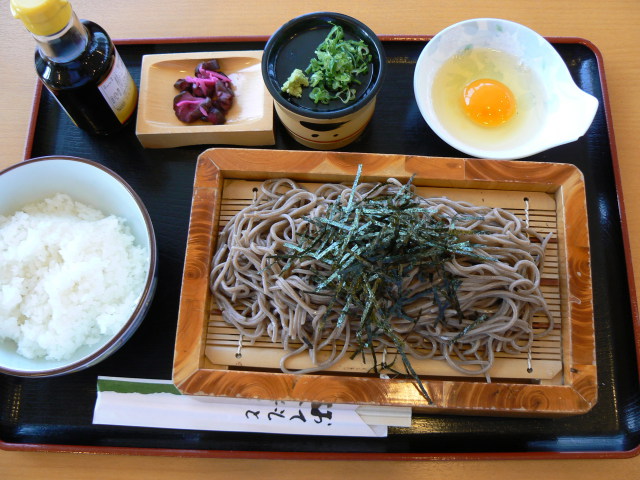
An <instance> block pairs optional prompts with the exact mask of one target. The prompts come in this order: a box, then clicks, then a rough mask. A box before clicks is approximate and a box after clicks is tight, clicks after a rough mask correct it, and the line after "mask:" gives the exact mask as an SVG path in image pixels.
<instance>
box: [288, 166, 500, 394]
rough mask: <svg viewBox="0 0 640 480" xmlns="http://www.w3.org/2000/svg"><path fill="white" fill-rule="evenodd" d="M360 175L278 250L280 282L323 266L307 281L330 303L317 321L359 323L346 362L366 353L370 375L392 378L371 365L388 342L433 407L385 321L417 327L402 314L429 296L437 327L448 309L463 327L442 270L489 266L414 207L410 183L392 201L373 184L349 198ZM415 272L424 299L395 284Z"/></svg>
mask: <svg viewBox="0 0 640 480" xmlns="http://www.w3.org/2000/svg"><path fill="white" fill-rule="evenodd" d="M361 173H362V165H360V166H359V167H358V172H357V174H356V178H355V180H354V183H353V189H352V192H351V196H350V197H349V200H348V202H347V204H346V205H343V204H341V203H340V202H338V201H336V202H334V203H333V204H332V205H331V206H330V207H329V209H328V210H327V212H326V215H325V216H316V217H308V218H307V220H308V221H309V222H310V224H312V225H313V228H310V229H309V231H308V233H307V234H306V235H305V234H303V235H301V236H299V238H298V241H297V243H296V244H292V243H288V244H285V247H287V252H286V253H285V254H283V255H279V256H278V258H281V259H284V260H286V262H287V263H286V265H285V267H284V269H283V275H286V272H287V270H289V269H290V268H293V267H294V265H295V264H296V262H298V261H303V260H308V259H315V260H319V261H322V262H323V263H325V264H326V265H328V266H329V267H330V269H329V272H330V273H329V274H327V273H326V271H325V272H323V273H322V274H320V273H318V277H317V278H315V279H314V280H315V284H316V293H322V294H325V295H329V296H330V297H331V300H330V302H329V308H328V309H327V314H326V315H325V319H324V321H326V318H327V317H328V315H329V314H330V313H331V312H332V311H339V317H338V323H339V324H340V323H341V322H345V321H347V320H348V319H350V318H358V317H359V328H358V330H357V331H356V334H355V336H356V340H357V345H355V347H356V351H355V353H354V354H353V357H355V356H357V355H359V354H362V355H363V358H364V354H365V353H366V352H367V351H369V352H370V354H371V355H372V357H373V360H374V365H373V371H374V372H375V373H380V369H383V370H389V371H393V372H394V373H399V372H397V371H396V370H393V369H392V368H391V367H392V364H391V365H390V364H387V363H386V362H384V361H382V362H380V363H379V362H378V360H377V356H376V345H377V343H378V339H380V338H383V337H385V338H387V339H389V340H390V341H391V342H392V343H393V345H394V346H395V347H396V349H397V352H398V354H399V356H400V358H401V359H402V363H403V364H404V367H405V369H406V372H407V373H408V375H409V376H410V377H412V378H413V379H414V380H415V381H416V383H417V385H418V388H419V389H420V391H421V393H422V394H423V395H424V397H425V398H426V399H427V401H428V402H429V403H432V401H431V398H430V397H429V395H428V393H427V391H426V389H425V387H424V385H423V384H422V381H421V380H420V378H419V376H418V375H417V373H416V372H415V371H414V369H413V367H412V366H411V362H410V361H409V359H408V358H407V355H406V353H405V348H404V340H403V338H401V337H400V336H399V335H398V333H396V332H395V331H394V329H393V327H392V323H391V319H393V318H403V319H407V320H409V321H411V322H414V323H417V321H418V320H419V318H412V317H411V316H409V315H408V314H407V313H406V312H405V310H404V306H405V305H410V304H412V303H414V302H416V301H418V300H420V299H423V298H425V297H427V296H430V297H431V300H432V301H433V302H434V304H435V305H437V307H438V315H437V318H436V322H444V321H446V320H445V312H446V311H447V310H451V309H453V310H454V311H456V312H457V317H458V320H459V321H461V322H462V321H463V320H464V315H463V312H462V311H461V308H460V305H459V302H458V299H457V293H456V292H457V289H458V286H459V285H460V282H461V280H460V279H459V278H457V277H456V276H455V275H453V274H451V273H450V272H448V271H447V269H446V268H445V264H446V263H447V262H448V261H450V260H451V259H453V257H454V256H456V255H463V256H466V257H473V258H478V259H481V260H483V261H486V260H492V259H491V258H486V257H482V256H479V255H477V254H476V253H475V252H474V245H473V244H471V243H470V242H469V241H468V240H465V239H464V237H465V236H468V234H469V232H468V231H466V230H464V231H462V230H458V229H456V227H455V222H456V218H444V216H443V215H441V214H436V212H435V210H434V209H432V208H428V207H425V206H423V205H421V204H420V202H419V199H418V197H416V195H415V194H414V193H413V186H412V182H413V177H411V178H410V179H409V181H408V182H407V183H406V184H405V185H403V186H402V187H400V188H398V189H397V192H395V193H393V192H389V191H388V190H386V191H385V188H386V186H388V184H387V183H380V184H378V185H377V186H376V187H375V188H373V190H371V191H370V192H369V194H367V195H366V196H364V197H363V198H361V199H359V200H358V199H356V196H355V191H356V187H357V185H358V183H359V181H360V176H361ZM474 233H476V234H477V233H483V232H474ZM415 268H418V271H419V273H418V275H419V278H421V279H424V281H425V282H428V283H429V284H430V285H431V287H430V288H429V289H427V290H426V291H425V290H424V289H422V290H421V291H418V292H413V291H411V290H410V289H403V288H402V280H403V279H404V278H406V276H407V275H408V274H409V272H410V271H412V270H414V269H415ZM435 279H437V281H434V280H435ZM485 319H486V317H483V316H479V317H478V318H477V319H475V320H473V321H472V323H471V324H469V325H468V326H467V327H466V328H465V329H464V330H462V331H461V332H460V333H459V334H458V335H457V336H456V337H455V338H453V339H452V340H451V342H450V343H454V342H456V341H457V340H459V339H460V338H461V337H462V336H463V335H465V334H466V333H467V332H468V331H469V330H471V329H473V328H475V327H476V326H477V325H478V324H480V323H481V322H483V321H484V320H485ZM323 323H324V322H323ZM320 328H324V325H321V327H320ZM378 353H379V352H378ZM353 357H352V358H353Z"/></svg>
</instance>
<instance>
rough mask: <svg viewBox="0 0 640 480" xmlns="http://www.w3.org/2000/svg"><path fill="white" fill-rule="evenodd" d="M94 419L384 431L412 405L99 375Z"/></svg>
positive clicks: (301, 431) (290, 430)
mask: <svg viewBox="0 0 640 480" xmlns="http://www.w3.org/2000/svg"><path fill="white" fill-rule="evenodd" d="M93 423H94V424H98V425H121V426H131V427H134V426H135V427H155V428H175V429H185V430H213V431H227V432H253V433H280V434H292V435H334V436H350V437H386V436H387V431H388V427H389V426H397V427H409V426H411V408H409V407H377V406H368V405H352V404H335V403H334V404H328V403H315V402H297V401H286V402H285V401H281V400H254V399H244V398H227V397H210V396H194V395H182V394H181V393H180V392H179V391H178V389H177V388H176V387H175V386H174V385H173V383H172V382H171V381H170V380H147V379H131V378H120V377H98V395H97V399H96V405H95V409H94V413H93Z"/></svg>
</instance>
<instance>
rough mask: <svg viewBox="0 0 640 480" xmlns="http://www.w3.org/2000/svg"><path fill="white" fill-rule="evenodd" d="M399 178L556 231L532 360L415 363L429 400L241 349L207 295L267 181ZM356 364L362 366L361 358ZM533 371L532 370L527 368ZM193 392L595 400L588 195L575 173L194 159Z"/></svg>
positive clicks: (447, 164) (184, 368)
mask: <svg viewBox="0 0 640 480" xmlns="http://www.w3.org/2000/svg"><path fill="white" fill-rule="evenodd" d="M359 164H362V165H363V171H362V181H382V180H386V179H387V178H390V177H394V178H397V179H398V180H400V181H402V182H406V181H407V180H408V179H409V178H410V177H411V175H413V174H415V178H414V180H413V183H414V185H416V188H417V190H418V193H420V194H421V195H422V196H425V197H429V196H431V197H435V196H447V197H449V198H451V199H453V200H465V201H468V202H470V203H473V204H475V205H485V206H491V207H500V208H503V209H506V210H509V211H510V212H512V213H514V214H515V215H517V216H519V217H521V218H522V219H523V220H524V219H525V217H526V219H527V222H529V221H531V222H532V226H534V225H535V228H536V229H538V230H539V231H541V232H545V233H548V232H551V234H552V238H551V241H550V242H549V244H548V246H547V254H546V257H545V263H544V265H543V269H542V270H543V278H542V281H541V285H542V292H543V295H544V297H545V300H546V301H547V304H548V306H549V309H550V310H551V312H552V315H553V317H554V321H555V328H554V330H553V331H552V333H551V334H550V335H548V336H547V337H544V338H543V339H541V340H539V341H536V342H534V344H533V348H532V351H531V356H530V357H529V358H528V356H527V355H521V356H506V355H503V356H500V358H497V359H496V361H495V363H494V367H493V368H492V370H491V372H490V376H491V382H487V381H486V380H485V378H484V377H483V376H469V375H464V374H460V373H457V372H456V371H454V370H453V369H452V368H450V367H448V366H447V365H446V363H445V362H444V361H439V360H428V361H423V362H416V363H414V362H412V365H413V366H414V368H415V370H416V371H417V372H418V374H419V375H420V378H421V379H422V382H423V384H424V386H425V388H426V390H427V392H428V393H429V396H430V397H431V399H432V403H431V404H429V403H428V402H427V401H426V400H425V398H424V397H423V395H422V394H421V392H420V390H419V389H418V387H417V385H416V382H414V381H413V380H411V379H409V378H398V377H397V378H382V377H381V376H380V375H373V374H371V373H367V370H368V369H369V366H363V365H362V364H361V362H360V361H358V360H351V361H344V362H341V363H340V364H338V365H336V366H334V367H332V368H331V369H329V370H327V371H323V372H320V373H316V374H307V375H299V374H287V373H282V371H281V370H280V369H279V357H280V356H281V354H282V351H283V350H282V346H281V345H275V344H272V343H270V341H269V339H266V341H258V342H255V343H254V344H252V345H245V346H243V347H242V355H241V358H236V357H237V356H236V353H237V351H238V344H239V342H240V340H239V334H238V332H237V331H236V330H235V328H234V327H232V326H230V325H228V324H226V323H225V322H224V321H223V320H222V316H221V314H220V311H219V310H218V309H217V307H216V305H215V301H214V300H213V299H212V294H211V291H210V289H209V274H210V268H211V261H212V256H213V253H214V250H215V248H216V240H217V236H218V232H219V231H220V229H221V228H222V227H223V225H224V224H225V223H226V222H227V221H228V220H229V218H230V217H231V216H232V215H233V214H234V213H236V212H237V211H239V210H240V209H241V208H243V207H244V206H246V205H248V204H249V203H251V201H252V192H253V190H254V188H255V187H256V186H257V185H259V184H260V183H261V182H262V181H264V180H266V179H269V178H281V177H286V178H291V179H293V180H296V181H298V182H302V183H304V184H310V185H312V184H318V183H329V182H332V183H343V182H346V183H348V184H351V183H353V180H354V176H355V174H356V170H357V166H358V165H359ZM358 358H359V357H358ZM528 367H533V368H529V369H528ZM173 381H174V383H175V385H176V386H177V387H178V389H179V390H180V391H181V392H183V393H185V394H192V395H216V396H227V397H243V398H256V399H272V400H294V401H315V402H323V403H356V404H369V405H380V406H384V405H389V406H411V407H413V408H414V410H416V411H424V412H430V413H436V412H437V413H459V414H473V415H496V416H498V415H501V416H502V415H504V416H507V415H511V416H514V415H519V416H561V415H575V414H580V413H585V412H587V411H589V410H590V409H591V408H592V407H593V406H594V405H595V403H596V401H597V381H596V363H595V338H594V325H593V302H592V288H591V268H590V254H589V236H588V227H587V211H586V198H585V187H584V181H583V176H582V173H581V172H580V171H579V170H578V169H577V168H576V167H574V166H573V165H568V164H556V163H536V162H522V161H504V160H482V159H461V158H435V157H420V156H406V155H382V154H364V153H342V152H317V151H312V152H309V151H280V150H246V149H210V150H206V151H205V152H203V153H202V154H201V155H200V156H199V158H198V164H197V170H196V176H195V182H194V190H193V203H192V208H191V218H190V225H189V235H188V240H187V250H186V258H185V267H184V275H183V281H182V292H181V296H180V310H179V318H178V328H177V337H176V346H175V353H174V364H173Z"/></svg>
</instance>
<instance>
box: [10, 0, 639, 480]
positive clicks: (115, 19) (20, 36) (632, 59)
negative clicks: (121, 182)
mask: <svg viewBox="0 0 640 480" xmlns="http://www.w3.org/2000/svg"><path fill="white" fill-rule="evenodd" d="M73 5H74V8H75V10H76V12H77V13H78V15H79V16H80V17H81V18H87V19H91V20H93V21H95V22H97V23H99V24H100V25H102V26H103V27H104V28H105V29H106V30H107V31H108V32H109V33H110V34H111V36H112V37H113V38H117V39H123V38H162V37H168V38H178V37H201V36H246V35H251V36H253V35H269V34H271V33H273V31H275V29H276V28H277V27H278V26H280V25H281V24H282V23H284V22H285V21H287V20H289V19H290V18H293V17H294V16H296V15H299V14H303V13H308V12H312V11H318V10H327V11H337V12H341V13H345V14H348V15H352V16H354V17H357V18H358V19H360V20H362V21H363V22H364V23H366V24H367V25H369V26H370V27H371V28H372V29H373V30H374V31H375V32H376V33H377V34H393V35H432V34H435V33H437V32H438V31H440V30H441V29H443V28H444V27H446V26H448V25H450V24H452V23H455V22H457V21H460V20H464V19H468V18H475V17H497V18H504V19H508V20H513V21H516V22H519V23H523V24H525V25H527V26H529V27H531V28H533V29H534V30H536V31H537V32H539V33H540V34H542V35H545V36H563V37H581V38H585V39H588V40H589V41H591V42H592V43H593V44H595V46H596V47H597V48H598V49H599V50H600V52H601V53H602V57H603V59H604V69H605V75H606V82H607V84H606V86H607V89H608V94H609V99H610V105H611V113H612V119H613V132H615V143H616V146H617V155H618V159H619V164H620V171H621V178H622V187H623V188H622V191H623V197H624V200H625V205H626V221H627V227H628V231H629V234H630V245H631V250H632V252H633V255H632V258H633V263H634V269H635V281H636V284H637V285H640V161H638V154H637V149H638V147H639V146H640V145H639V143H638V133H637V132H638V131H640V95H638V88H637V82H638V78H640V61H639V60H638V58H639V57H638V53H637V47H638V45H639V44H640V29H639V28H638V25H639V24H640V3H639V2H638V1H637V0H610V1H601V0H583V1H581V2H576V1H570V0H522V1H518V2H503V1H499V0H491V1H483V2H468V1H466V0H451V1H440V2H425V1H422V0H388V1H386V2H377V1H374V2H371V1H364V0H363V1H351V2H345V1H337V0H325V1H306V0H303V1H292V0H280V1H279V2H265V1H261V0H253V1H241V0H240V1H235V2H234V1H231V2H229V1H227V2H222V1H218V0H184V1H181V2H175V1H169V0H136V1H135V2H132V1H129V0H111V1H109V2H103V1H98V0H73ZM3 8H4V11H2V12H0V85H2V93H1V98H2V101H1V102H0V105H2V115H1V118H0V138H2V153H1V154H0V168H4V167H6V166H9V165H11V164H13V163H16V162H19V161H20V160H22V159H23V154H24V146H25V141H26V138H27V133H28V126H29V119H30V113H31V105H32V102H33V94H34V88H35V84H36V76H35V72H34V68H33V48H34V42H33V39H32V37H31V36H30V35H29V33H28V32H27V31H26V30H25V29H24V28H23V27H22V25H21V23H20V22H19V21H17V20H15V19H13V18H12V16H11V14H10V12H9V7H8V2H5V6H4V7H3ZM636 295H637V292H636ZM507 475H509V476H510V478H514V479H534V478H535V479H540V478H549V479H559V478H562V479H565V478H580V479H581V480H586V479H595V478H598V479H601V478H638V476H640V457H633V458H628V459H613V460H612V459H589V460H575V459H558V460H492V461H476V460H474V461H449V460H437V461H406V462H389V461H382V462H347V461H331V462H321V461H299V460H295V461H289V460H285V461H279V460H278V461H275V460H261V459H252V460H247V459H208V458H156V457H148V456H147V457H145V456H139V457H137V456H116V455H87V454H75V453H39V452H8V451H0V477H1V478H4V479H13V478H20V479H42V478H47V479H73V478H78V479H83V478H93V479H116V478H154V479H157V480H160V479H164V478H167V479H168V478H180V477H183V478H190V479H193V480H196V479H199V478H223V477H227V478H254V477H256V476H259V477H260V478H265V479H266V478H279V479H288V478H305V479H312V478H334V477H344V478H454V477H458V478H460V477H463V476H467V477H472V478H475V479H483V478H503V477H506V476H507Z"/></svg>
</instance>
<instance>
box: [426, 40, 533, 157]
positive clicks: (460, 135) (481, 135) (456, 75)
mask: <svg viewBox="0 0 640 480" xmlns="http://www.w3.org/2000/svg"><path fill="white" fill-rule="evenodd" d="M481 78H491V79H494V80H498V81H500V82H502V83H503V84H505V85H506V86H507V87H508V88H509V89H510V90H511V91H512V92H513V95H514V97H515V99H516V113H515V114H514V115H513V117H511V118H510V119H509V120H508V121H507V122H505V123H504V124H502V125H499V126H483V125H479V124H478V123H476V122H474V121H472V120H471V119H470V118H469V117H468V116H467V115H466V113H465V111H464V109H463V106H462V104H461V98H462V91H463V89H464V87H465V86H466V85H468V84H469V83H471V82H472V81H474V80H477V79H481ZM432 99H433V108H434V111H435V113H436V114H437V116H438V118H439V120H440V122H441V123H442V125H443V126H444V127H445V128H446V129H447V130H448V131H449V132H450V134H451V135H452V136H454V137H456V138H457V139H458V140H460V141H462V142H464V143H467V144H470V145H473V146H474V147H476V148H482V149H489V148H490V149H492V150H500V149H504V150H507V149H510V148H513V147H515V146H518V145H519V144H521V143H522V142H523V141H524V140H526V139H529V138H531V136H533V135H535V133H536V132H537V131H538V130H539V128H540V126H541V125H542V119H543V118H544V114H545V112H544V109H545V106H544V105H545V101H544V100H545V99H544V89H543V88H542V83H541V79H540V78H539V77H538V76H537V75H536V74H535V72H533V71H532V70H531V69H530V68H529V67H527V66H526V65H524V64H522V63H521V62H519V60H518V59H517V58H516V57H514V56H512V55H510V54H508V53H505V52H502V51H499V50H494V49H489V48H467V49H463V50H462V51H460V52H459V53H458V54H457V55H454V56H453V57H451V58H450V59H448V60H447V61H446V62H445V63H444V64H443V65H442V67H441V68H440V70H439V71H438V72H437V73H436V74H435V77H434V81H433V87H432Z"/></svg>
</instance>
